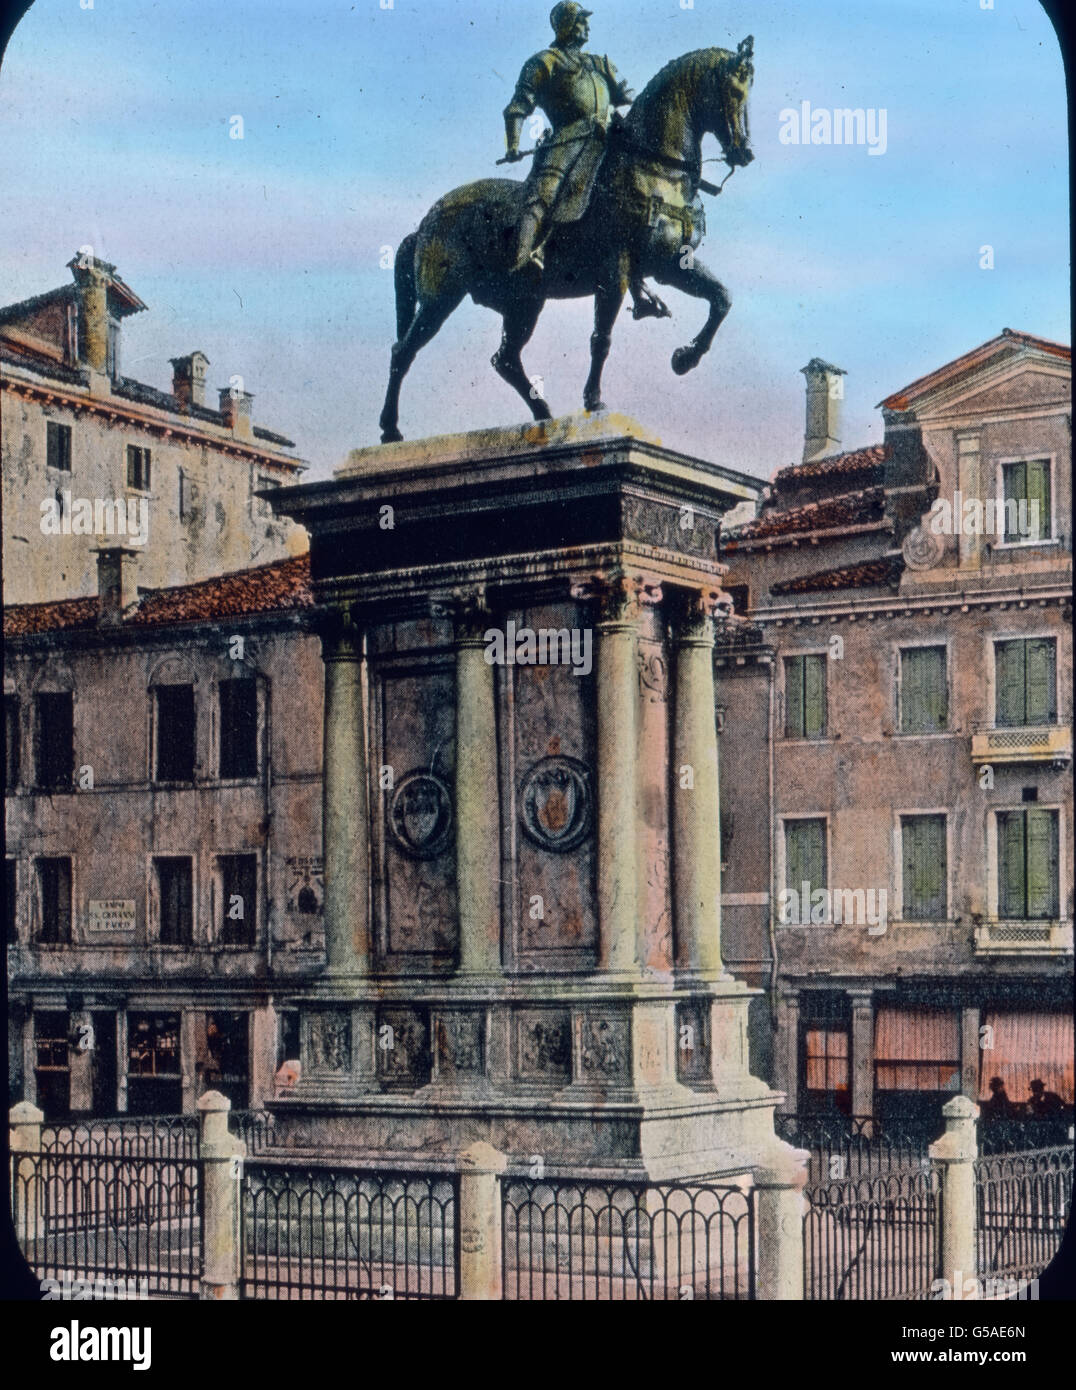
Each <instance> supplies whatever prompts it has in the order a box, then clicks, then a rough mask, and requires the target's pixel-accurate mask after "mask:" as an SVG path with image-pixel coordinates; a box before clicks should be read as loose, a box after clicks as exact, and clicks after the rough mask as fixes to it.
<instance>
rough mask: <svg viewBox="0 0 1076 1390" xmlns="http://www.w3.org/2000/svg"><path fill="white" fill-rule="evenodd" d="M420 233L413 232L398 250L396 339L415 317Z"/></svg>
mask: <svg viewBox="0 0 1076 1390" xmlns="http://www.w3.org/2000/svg"><path fill="white" fill-rule="evenodd" d="M417 243H418V233H417V232H411V233H410V234H409V235H408V236H405V237H404V239H403V241H401V242H400V245H399V247H398V248H397V251H396V263H395V278H396V340H397V342H399V341H400V340H401V339H402V338H403V337H404V335H405V334H406V332H407V330H408V329H409V328H410V327H411V320H412V319H413V318H414V317H415V305H416V303H417V302H418V293H417V291H416V289H415V246H416V245H417Z"/></svg>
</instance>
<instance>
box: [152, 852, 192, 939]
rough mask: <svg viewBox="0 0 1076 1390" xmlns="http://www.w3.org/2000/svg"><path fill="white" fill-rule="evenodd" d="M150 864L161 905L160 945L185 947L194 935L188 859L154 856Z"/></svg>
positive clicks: (190, 874) (189, 862) (190, 875)
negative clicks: (155, 877) (154, 871)
mask: <svg viewBox="0 0 1076 1390" xmlns="http://www.w3.org/2000/svg"><path fill="white" fill-rule="evenodd" d="M153 866H154V868H155V870H156V872H157V892H158V895H159V901H160V905H161V930H160V939H161V945H162V946H189V945H190V944H191V940H192V939H193V934H194V932H193V928H194V912H193V905H194V894H193V875H192V872H191V861H190V859H188V858H185V857H182V858H180V857H177V858H168V859H155V860H154V861H153Z"/></svg>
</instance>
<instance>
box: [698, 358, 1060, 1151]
mask: <svg viewBox="0 0 1076 1390" xmlns="http://www.w3.org/2000/svg"><path fill="white" fill-rule="evenodd" d="M805 370H806V372H807V376H808V428H807V432H806V444H805V450H804V453H805V457H804V460H803V461H802V462H801V463H798V464H796V465H794V466H792V467H789V468H784V469H782V470H780V471H779V472H778V473H776V474H775V476H774V478H773V480H772V484H771V488H770V494H769V496H768V498H767V499H765V501H764V503H763V506H762V508H761V509H760V512H759V515H758V516H757V517H756V519H755V520H754V521H752V522H749V523H748V524H746V525H744V526H741V527H740V528H738V529H737V530H735V531H733V532H731V533H730V534H728V535H727V536H726V537H725V544H724V548H723V558H724V559H725V560H726V562H727V563H728V564H729V565H730V569H731V572H730V574H729V576H728V580H727V583H728V584H729V586H730V589H731V591H732V592H733V593H734V594H736V595H737V597H738V600H739V608H740V610H741V611H743V612H745V613H746V616H747V618H748V620H749V623H750V627H749V628H747V629H745V630H743V631H741V632H740V633H738V634H735V633H730V634H729V638H728V640H727V641H726V644H725V647H724V649H723V650H722V651H721V652H720V653H719V673H718V674H719V694H718V701H719V704H724V705H725V706H726V707H727V712H726V714H725V727H726V730H727V732H726V734H725V735H724V737H723V739H722V756H723V794H724V797H725V801H724V803H723V805H724V808H725V809H724V810H723V816H728V817H729V818H730V820H731V822H732V824H731V827H730V829H731V834H729V833H728V831H727V832H726V846H725V850H724V853H723V858H724V859H725V860H726V861H727V865H728V867H727V870H726V875H725V882H724V888H725V899H724V901H725V939H726V941H728V942H730V943H731V942H732V941H735V942H736V943H737V947H738V952H737V953H736V954H730V957H729V959H730V964H731V968H733V969H734V970H735V971H737V973H740V972H742V973H743V974H744V976H745V978H747V979H748V980H749V981H751V982H752V983H760V984H761V983H765V984H767V985H768V987H769V989H770V992H771V1001H772V1004H773V1006H774V1020H773V1021H774V1023H775V1025H776V1026H775V1033H774V1039H773V1045H774V1058H773V1066H774V1078H775V1084H776V1085H777V1086H778V1088H779V1089H780V1090H782V1091H783V1092H784V1093H785V1096H786V1099H785V1102H784V1108H785V1109H786V1110H787V1111H790V1112H791V1111H804V1110H812V1109H818V1110H827V1109H837V1110H840V1111H843V1112H844V1113H846V1114H852V1115H858V1116H872V1115H873V1116H878V1117H881V1118H883V1119H884V1118H886V1117H888V1116H895V1115H900V1116H901V1117H903V1118H906V1119H909V1120H914V1119H916V1118H920V1117H921V1118H922V1119H923V1120H924V1122H925V1123H930V1124H933V1123H935V1122H936V1120H937V1116H938V1111H939V1108H940V1105H941V1104H942V1103H943V1102H944V1100H945V1099H947V1098H948V1096H949V1095H951V1094H952V1093H953V1092H955V1091H963V1092H964V1093H965V1094H967V1095H969V1096H971V1097H972V1098H973V1099H975V1100H977V1101H986V1100H988V1099H989V1098H990V1096H991V1094H992V1092H991V1087H990V1082H991V1080H992V1079H993V1078H995V1077H1000V1078H1001V1080H1002V1082H1004V1084H1005V1087H1006V1090H1007V1094H1008V1097H1009V1099H1010V1101H1012V1102H1014V1103H1015V1104H1017V1105H1019V1104H1021V1103H1024V1102H1026V1101H1028V1099H1029V1097H1030V1090H1029V1088H1030V1083H1031V1081H1032V1080H1042V1081H1043V1082H1044V1087H1045V1090H1046V1091H1047V1092H1051V1093H1053V1094H1055V1095H1058V1096H1060V1097H1061V1099H1062V1100H1063V1102H1064V1103H1066V1104H1067V1105H1071V1103H1072V1098H1073V1093H1072V1086H1073V1077H1072V1021H1071V986H1072V949H1073V948H1072V887H1071V880H1072V875H1071V862H1070V846H1071V841H1072V782H1071V775H1070V769H1071V759H1072V703H1071V702H1072V689H1071V679H1070V672H1071V665H1072V649H1071V628H1070V623H1071V603H1070V592H1071V581H1072V544H1071V529H1070V514H1071V415H1070V410H1071V404H1070V390H1071V359H1070V353H1069V349H1068V348H1065V347H1061V346H1059V345H1058V344H1054V343H1048V342H1045V341H1043V340H1041V339H1036V338H1034V337H1032V336H1030V335H1027V334H1020V333H1012V332H1009V331H1008V330H1006V331H1005V332H1004V333H1002V334H1001V335H999V336H998V337H997V338H995V339H993V340H991V341H990V342H988V343H985V344H983V345H982V346H981V347H979V348H977V349H976V350H974V351H973V352H971V353H968V354H966V355H965V356H964V357H961V358H959V359H957V360H956V361H954V362H951V363H949V364H947V365H945V366H943V367H941V368H939V369H938V370H936V371H933V372H931V373H929V374H928V375H926V376H924V377H922V378H921V379H919V380H917V381H915V382H913V383H912V384H911V385H910V386H908V387H906V388H905V389H904V390H902V391H898V392H896V393H894V394H893V395H891V396H890V397H888V398H887V399H886V400H885V401H884V402H883V403H882V409H883V418H884V422H885V440H884V443H883V444H882V445H880V446H874V447H870V448H864V449H859V450H855V451H850V452H843V453H826V452H825V450H826V449H831V448H832V447H833V443H834V442H835V441H838V440H839V439H840V424H839V417H838V411H839V402H840V399H841V396H842V394H843V382H842V380H841V378H842V377H843V373H842V372H840V369H838V368H834V367H832V366H830V365H829V364H827V363H824V362H821V361H819V360H818V359H815V361H813V362H812V363H811V364H809V366H808V367H807V368H806V369H805ZM819 411H824V412H825V411H828V412H829V416H828V418H824V419H822V420H821V421H820V420H819V418H818V413H819ZM1025 504H1027V505H1026V506H1025ZM752 728H753V730H754V734H753V736H746V737H745V734H746V733H747V730H749V729H752ZM767 731H768V737H767ZM760 827H766V829H765V831H764V832H763V833H761V834H760V833H759V828H760ZM730 951H731V946H730ZM988 1113H989V1112H988Z"/></svg>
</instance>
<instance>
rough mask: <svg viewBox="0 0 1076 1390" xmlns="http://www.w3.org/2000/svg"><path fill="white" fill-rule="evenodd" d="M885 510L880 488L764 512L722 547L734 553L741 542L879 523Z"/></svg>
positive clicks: (726, 540)
mask: <svg viewBox="0 0 1076 1390" xmlns="http://www.w3.org/2000/svg"><path fill="white" fill-rule="evenodd" d="M884 509H885V489H884V488H882V487H870V488H865V489H864V490H863V491H862V492H845V493H842V494H841V495H840V496H839V497H828V498H825V499H823V500H822V501H821V502H807V503H805V504H804V505H803V506H802V507H789V508H787V509H786V510H785V511H776V510H770V511H767V512H763V514H762V515H761V516H759V517H756V518H755V520H754V521H748V522H746V523H745V524H744V525H743V526H738V527H736V529H735V530H733V531H730V532H729V533H728V534H727V535H726V536H724V537H723V538H722V539H723V544H724V546H725V547H726V548H727V549H729V550H735V549H736V547H737V545H738V544H739V543H740V542H742V541H753V540H761V539H763V538H765V537H766V536H787V535H790V534H793V533H795V532H798V531H828V530H835V529H838V528H840V527H843V526H855V525H862V524H863V523H864V522H870V521H878V520H879V519H880V518H881V516H882V514H883V512H884Z"/></svg>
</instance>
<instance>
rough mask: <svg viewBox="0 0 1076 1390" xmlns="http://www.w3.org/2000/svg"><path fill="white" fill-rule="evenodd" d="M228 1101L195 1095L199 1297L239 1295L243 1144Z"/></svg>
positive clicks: (211, 1093)
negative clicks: (198, 1167)
mask: <svg viewBox="0 0 1076 1390" xmlns="http://www.w3.org/2000/svg"><path fill="white" fill-rule="evenodd" d="M231 1108H232V1103H231V1101H230V1100H228V1098H227V1097H226V1096H222V1095H221V1093H220V1092H219V1091H206V1093H205V1095H204V1096H200V1097H199V1099H198V1111H199V1114H200V1116H201V1119H200V1132H199V1136H198V1157H199V1159H200V1160H201V1169H202V1172H201V1183H202V1282H201V1289H200V1291H199V1297H200V1298H202V1299H205V1300H211V1301H214V1302H216V1301H221V1300H229V1299H230V1300H234V1299H237V1298H238V1297H239V1223H240V1221H241V1220H242V1210H241V1201H240V1197H241V1192H242V1184H241V1182H240V1177H241V1174H242V1171H243V1165H242V1160H243V1157H244V1155H245V1154H246V1145H245V1144H244V1143H243V1141H242V1139H237V1138H236V1137H235V1135H234V1134H231V1133H229V1130H228V1111H229V1110H231Z"/></svg>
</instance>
